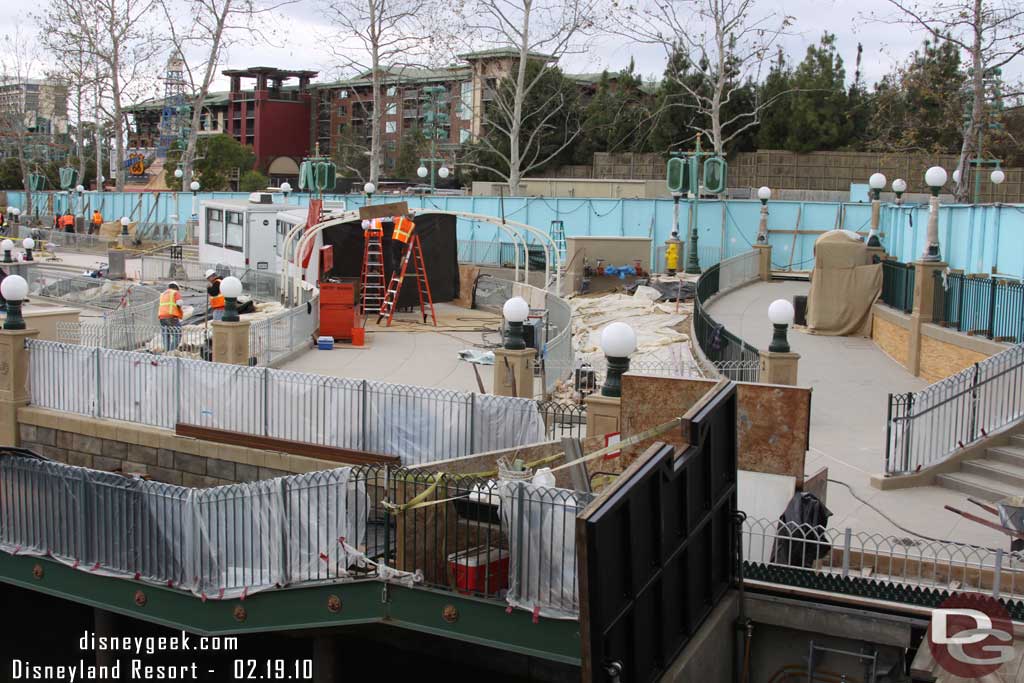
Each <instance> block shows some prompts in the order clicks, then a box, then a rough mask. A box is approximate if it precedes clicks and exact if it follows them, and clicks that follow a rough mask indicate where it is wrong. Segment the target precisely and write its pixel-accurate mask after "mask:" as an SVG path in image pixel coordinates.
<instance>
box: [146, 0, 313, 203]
mask: <svg viewBox="0 0 1024 683" xmlns="http://www.w3.org/2000/svg"><path fill="white" fill-rule="evenodd" d="M157 1H158V2H159V4H160V8H161V9H162V11H163V13H164V16H165V18H166V21H167V28H166V31H167V41H168V42H169V43H170V45H171V48H172V58H173V57H174V56H177V57H179V58H180V59H181V61H182V66H183V77H184V78H185V79H186V80H187V83H188V84H189V89H190V90H191V95H190V96H188V99H189V104H190V106H191V121H190V125H189V132H188V139H187V141H186V143H185V149H184V151H183V152H182V155H181V160H180V161H179V163H178V166H179V168H181V169H182V171H183V172H184V173H183V175H182V179H181V184H182V187H181V189H182V192H186V191H188V185H189V183H190V182H191V179H192V173H191V170H192V164H193V163H194V162H195V160H196V147H197V143H198V140H199V131H200V129H201V127H202V121H203V115H204V114H205V109H204V107H205V103H206V98H207V96H208V95H209V94H210V86H211V85H212V84H213V81H214V79H215V78H216V77H217V68H218V66H219V65H220V63H221V60H222V58H223V56H224V54H225V52H226V51H227V50H228V49H230V47H231V46H232V45H234V44H236V43H239V42H250V43H256V42H260V43H261V44H264V45H266V44H271V43H272V41H271V40H270V37H269V36H268V35H267V34H266V33H265V32H264V31H263V30H262V26H265V25H268V19H270V18H272V17H273V13H274V12H275V11H277V10H278V9H280V8H281V7H283V6H285V5H290V4H293V3H294V2H297V0H281V1H279V2H272V3H270V4H265V3H261V2H259V1H258V0H157ZM182 27H184V30H182ZM193 53H196V55H197V56H196V57H195V58H192V59H190V58H189V55H190V54H193Z"/></svg>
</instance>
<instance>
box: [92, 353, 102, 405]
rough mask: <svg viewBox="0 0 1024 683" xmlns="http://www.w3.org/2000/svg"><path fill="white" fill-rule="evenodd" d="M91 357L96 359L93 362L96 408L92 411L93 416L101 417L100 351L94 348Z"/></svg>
mask: <svg viewBox="0 0 1024 683" xmlns="http://www.w3.org/2000/svg"><path fill="white" fill-rule="evenodd" d="M93 355H94V356H95V359H96V361H95V366H96V367H95V369H96V373H95V375H94V377H95V379H96V394H95V396H96V398H95V400H96V407H95V409H94V414H95V416H96V417H102V412H103V411H102V410H101V408H100V400H101V398H102V389H101V388H100V377H101V371H100V349H99V347H96V350H95V351H94V352H93Z"/></svg>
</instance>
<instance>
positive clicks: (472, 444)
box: [466, 392, 476, 455]
mask: <svg viewBox="0 0 1024 683" xmlns="http://www.w3.org/2000/svg"><path fill="white" fill-rule="evenodd" d="M473 453H476V393H475V392H470V394H469V451H468V452H467V453H466V455H471V454H473Z"/></svg>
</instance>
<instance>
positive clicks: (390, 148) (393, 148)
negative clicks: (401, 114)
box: [386, 140, 398, 152]
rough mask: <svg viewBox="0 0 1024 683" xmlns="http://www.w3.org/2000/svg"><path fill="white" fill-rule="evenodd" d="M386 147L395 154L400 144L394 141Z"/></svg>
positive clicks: (389, 142) (388, 142)
mask: <svg viewBox="0 0 1024 683" xmlns="http://www.w3.org/2000/svg"><path fill="white" fill-rule="evenodd" d="M386 146H387V149H388V151H389V152H394V151H395V150H396V149H398V143H397V142H395V141H394V140H388V141H387V145H386Z"/></svg>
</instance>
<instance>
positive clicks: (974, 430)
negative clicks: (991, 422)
mask: <svg viewBox="0 0 1024 683" xmlns="http://www.w3.org/2000/svg"><path fill="white" fill-rule="evenodd" d="M980 372H981V367H980V366H979V365H978V363H975V364H974V371H973V373H972V374H971V398H970V401H971V408H970V411H971V412H970V421H969V422H968V424H969V425H970V432H969V433H968V438H969V439H970V441H974V440H975V439H977V438H978V375H979V374H980ZM968 443H969V442H968Z"/></svg>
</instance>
